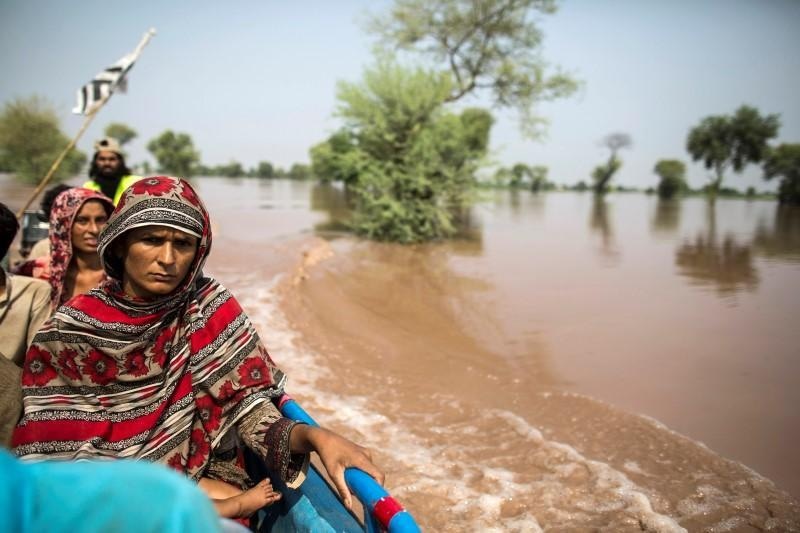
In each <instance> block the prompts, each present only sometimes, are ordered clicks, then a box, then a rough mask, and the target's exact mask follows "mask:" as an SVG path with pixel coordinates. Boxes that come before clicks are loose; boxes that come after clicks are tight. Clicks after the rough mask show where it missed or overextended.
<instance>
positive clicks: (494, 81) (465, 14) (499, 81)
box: [371, 0, 578, 136]
mask: <svg viewBox="0 0 800 533" xmlns="http://www.w3.org/2000/svg"><path fill="white" fill-rule="evenodd" d="M556 8H557V3H556V1H555V0H396V2H395V4H394V7H393V8H392V10H391V11H390V13H389V14H388V15H386V16H385V17H381V18H377V19H375V20H373V22H372V26H371V29H372V30H373V31H374V32H375V33H377V34H378V35H379V36H380V37H381V44H382V45H383V47H384V49H385V50H387V51H390V50H393V49H401V50H405V51H410V52H415V53H419V54H422V55H424V56H427V57H429V58H431V59H432V61H433V62H434V65H436V66H437V67H444V68H445V69H446V71H447V72H449V74H450V76H451V79H452V86H451V87H450V90H449V91H448V93H447V94H446V95H444V101H446V102H453V101H456V100H459V99H461V98H463V97H465V96H467V95H469V94H473V93H476V92H482V93H484V94H487V95H489V96H490V98H491V99H492V101H493V103H494V105H495V106H496V107H501V108H511V109H515V110H516V111H517V112H518V113H519V116H520V124H521V126H522V128H523V131H524V132H525V133H527V134H528V135H530V136H537V135H539V134H540V133H541V131H542V129H543V126H544V125H545V123H546V121H545V120H544V119H542V118H541V117H538V116H537V115H536V114H535V113H534V106H535V104H536V103H537V102H540V101H547V100H554V99H557V98H561V97H564V96H568V95H570V94H572V93H573V92H574V91H575V90H576V88H577V86H578V83H577V82H576V81H575V80H574V79H573V78H572V77H570V76H569V75H567V74H565V73H563V72H561V71H560V70H555V72H553V73H552V74H551V73H549V72H547V71H548V65H547V63H546V62H545V61H544V60H543V59H542V58H541V56H540V55H539V50H540V49H541V46H542V41H543V35H542V31H541V30H540V29H539V28H538V27H537V26H536V24H535V22H534V21H533V20H532V15H533V14H534V13H542V14H552V13H554V12H555V11H556Z"/></svg>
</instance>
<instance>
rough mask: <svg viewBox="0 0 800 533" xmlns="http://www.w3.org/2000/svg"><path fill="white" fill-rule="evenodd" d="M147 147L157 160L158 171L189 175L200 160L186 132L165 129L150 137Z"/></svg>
mask: <svg viewBox="0 0 800 533" xmlns="http://www.w3.org/2000/svg"><path fill="white" fill-rule="evenodd" d="M147 149H148V150H149V151H150V153H151V154H153V157H155V158H156V161H158V170H159V172H164V173H167V174H172V175H175V176H181V177H189V176H191V175H192V174H194V170H195V166H196V165H197V163H198V162H199V161H200V153H199V152H198V151H197V150H195V148H194V143H193V142H192V138H191V137H190V136H189V135H188V134H186V133H175V132H173V131H172V130H166V131H164V133H162V134H161V135H159V136H158V137H156V138H155V139H151V140H150V142H149V143H147Z"/></svg>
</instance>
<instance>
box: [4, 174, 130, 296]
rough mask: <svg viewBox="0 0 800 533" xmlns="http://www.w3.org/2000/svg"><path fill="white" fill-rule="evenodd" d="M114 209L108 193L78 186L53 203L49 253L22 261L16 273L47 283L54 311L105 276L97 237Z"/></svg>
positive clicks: (63, 193)
mask: <svg viewBox="0 0 800 533" xmlns="http://www.w3.org/2000/svg"><path fill="white" fill-rule="evenodd" d="M113 210H114V204H113V203H111V200H110V199H109V198H108V197H107V196H105V195H104V194H102V193H99V192H95V191H91V190H89V189H83V188H79V187H75V188H72V189H68V190H66V191H64V192H62V193H61V194H59V195H58V196H57V197H56V199H55V201H54V202H53V208H52V210H51V211H50V255H48V256H45V257H39V258H37V259H32V260H30V261H27V262H25V263H22V265H20V266H18V267H17V268H16V269H15V272H17V273H20V274H25V275H31V276H33V277H34V278H38V279H43V280H46V281H48V282H50V286H51V287H52V291H51V293H50V303H51V306H52V308H53V310H54V311H55V309H56V308H57V307H58V306H59V305H61V304H62V303H64V302H66V301H67V300H69V299H70V298H72V297H73V296H75V295H76V294H81V293H85V292H89V290H90V289H92V288H93V287H96V286H97V285H99V284H100V282H101V281H103V279H105V273H104V272H103V267H102V265H101V264H100V256H99V255H98V254H97V238H98V236H99V234H100V231H101V230H102V229H103V227H105V225H106V222H107V221H108V217H109V216H110V215H111V212H112V211H113Z"/></svg>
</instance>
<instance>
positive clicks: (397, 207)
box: [311, 63, 492, 243]
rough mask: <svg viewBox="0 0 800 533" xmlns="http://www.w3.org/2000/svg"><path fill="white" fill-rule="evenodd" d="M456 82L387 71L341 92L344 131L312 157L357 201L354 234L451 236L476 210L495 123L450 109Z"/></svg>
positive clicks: (382, 68)
mask: <svg viewBox="0 0 800 533" xmlns="http://www.w3.org/2000/svg"><path fill="white" fill-rule="evenodd" d="M450 89H451V82H450V80H449V77H448V76H446V75H442V74H435V73H431V72H429V71H425V70H422V69H416V70H409V69H405V68H402V67H400V66H398V65H395V64H391V63H382V64H380V65H379V66H378V67H377V68H375V69H372V70H368V71H367V72H366V74H365V76H364V81H363V83H361V84H349V83H342V84H340V86H339V94H338V97H339V100H340V102H341V103H340V107H339V110H338V114H339V115H340V116H341V117H342V118H343V119H344V122H345V126H344V128H343V129H342V130H341V131H339V132H337V133H336V134H334V136H332V137H331V138H329V139H328V141H326V142H325V143H322V144H321V145H317V146H316V147H314V149H312V157H311V158H312V164H313V169H314V172H315V174H317V176H318V177H320V178H323V179H328V180H332V179H337V180H341V181H344V182H345V183H346V184H347V185H348V189H349V190H350V191H351V192H352V193H353V195H352V196H353V198H354V202H355V205H354V208H355V209H354V215H353V220H352V227H353V228H354V229H355V231H356V232H358V233H360V234H362V235H365V236H367V237H369V238H374V239H378V240H391V241H398V242H403V243H410V242H419V241H425V240H430V239H437V238H443V237H448V236H451V235H453V234H454V233H455V231H456V226H457V224H456V221H457V219H458V216H459V214H460V213H461V210H462V209H463V208H464V207H465V206H467V205H468V204H469V201H470V200H471V191H472V186H473V183H474V171H475V169H476V168H477V164H478V162H479V160H480V159H481V158H482V157H483V156H484V155H485V153H486V149H487V146H488V142H489V129H490V127H491V124H492V118H491V115H490V114H489V113H488V112H487V111H485V110H481V109H466V110H464V111H462V112H461V113H460V114H458V115H457V114H454V113H449V112H447V111H445V109H444V107H443V102H444V97H445V96H446V95H447V94H448V93H449V91H450Z"/></svg>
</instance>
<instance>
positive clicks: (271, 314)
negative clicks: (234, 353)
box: [232, 274, 688, 532]
mask: <svg viewBox="0 0 800 533" xmlns="http://www.w3.org/2000/svg"><path fill="white" fill-rule="evenodd" d="M280 279H281V276H276V277H275V278H273V279H271V280H269V281H268V282H264V281H261V280H258V279H256V277H255V275H254V274H250V275H246V276H240V277H239V278H238V279H237V283H236V286H241V287H242V290H236V287H234V288H232V292H233V293H234V294H237V296H239V299H240V302H241V304H242V306H243V307H244V308H245V309H246V310H247V313H248V315H249V316H250V318H251V320H252V321H253V323H254V324H255V325H256V329H257V330H259V332H260V333H262V339H263V340H264V341H265V344H266V345H267V347H268V349H269V350H270V353H271V355H272V356H273V359H274V360H275V361H276V363H277V364H278V365H279V366H280V367H281V368H283V369H284V370H285V371H286V372H287V374H288V375H289V379H290V381H289V386H288V391H289V392H290V393H293V394H294V395H295V396H303V397H304V398H306V399H307V400H304V402H303V403H304V404H308V405H307V408H308V409H309V411H310V412H311V413H312V415H313V416H315V418H317V419H318V421H319V422H320V423H322V424H323V425H330V424H331V423H333V422H336V423H340V424H342V425H343V426H346V427H347V428H348V429H351V430H353V431H355V432H357V433H358V434H360V437H359V438H354V440H357V441H359V443H361V444H364V445H366V446H369V447H371V448H373V449H386V450H390V457H391V460H392V461H394V462H398V463H400V464H401V465H402V468H401V469H400V471H401V472H402V475H399V476H398V475H397V474H395V478H399V479H396V481H397V482H398V483H397V484H396V485H393V486H392V487H391V492H392V494H393V495H395V496H396V497H398V499H400V500H401V501H403V499H404V497H411V496H413V495H416V494H420V493H421V494H426V495H431V496H432V497H436V498H439V499H441V500H442V501H444V502H450V504H449V508H447V509H443V513H444V514H446V515H447V516H448V517H450V518H452V519H453V520H463V522H459V523H458V524H453V525H451V524H450V523H449V522H448V525H447V527H448V528H449V527H454V528H456V529H454V530H459V529H464V528H467V529H480V530H481V531H493V530H495V531H541V530H542V528H541V526H540V523H539V521H538V520H537V517H536V516H534V514H533V512H532V511H531V510H528V509H526V508H523V509H518V510H517V512H516V514H514V513H513V512H512V513H510V514H513V516H504V515H503V506H504V504H506V503H507V502H518V501H524V498H526V497H529V495H530V493H531V491H532V490H536V491H537V495H538V496H540V497H541V503H542V505H543V506H544V507H543V508H546V509H547V512H548V513H549V515H550V516H551V517H555V518H556V519H557V520H558V521H560V522H562V523H563V524H565V525H568V524H570V523H574V524H580V523H582V520H584V519H586V517H587V516H591V515H592V514H596V513H602V512H614V511H617V510H618V509H622V510H624V511H625V512H626V513H627V514H630V515H633V516H634V517H635V518H636V520H638V521H639V523H641V524H643V525H645V526H646V527H648V528H649V529H650V530H653V531H663V532H678V531H685V530H684V529H683V528H681V527H680V526H679V525H678V523H677V522H675V520H673V519H672V518H670V517H669V516H665V515H662V514H659V513H657V512H656V511H654V510H653V506H652V504H651V502H650V500H649V499H648V497H647V495H646V494H645V493H644V491H643V490H642V489H641V488H640V487H638V486H637V485H636V484H635V483H633V482H632V481H631V480H630V479H628V478H627V476H626V475H625V474H624V473H622V472H619V471H617V470H615V469H613V468H612V467H611V466H609V465H608V464H606V463H602V462H598V461H593V460H590V459H588V458H586V457H584V456H583V455H581V454H580V453H579V452H578V451H577V450H575V449H574V448H572V447H571V446H568V445H566V444H563V443H560V442H556V441H550V440H547V439H546V438H545V437H544V436H543V434H542V432H541V431H540V430H539V429H538V428H536V427H534V426H532V425H531V424H529V423H528V422H527V421H526V420H524V419H523V418H522V417H520V416H518V415H516V414H514V413H511V412H508V411H503V410H493V411H487V412H484V413H483V415H482V416H486V417H491V418H493V420H494V421H502V422H503V423H504V424H505V425H506V426H507V427H508V428H510V429H512V430H513V432H515V433H516V434H517V435H519V437H521V438H523V439H524V440H525V441H527V442H529V443H530V445H531V448H532V450H536V453H538V454H542V456H543V459H542V461H544V463H546V464H548V465H550V466H552V468H551V469H550V473H549V474H548V475H546V476H542V479H537V480H534V481H526V482H521V481H520V480H518V479H517V477H518V475H517V473H515V472H513V471H512V470H509V469H508V468H506V467H504V466H496V465H489V464H484V463H482V462H480V461H471V460H469V459H470V456H469V453H471V448H470V445H469V444H468V443H467V444H462V443H461V442H459V441H460V440H465V441H472V440H480V438H481V437H482V435H479V434H478V433H477V427H476V426H475V425H474V424H472V423H470V422H463V423H457V424H455V425H453V426H450V427H443V428H440V431H441V432H442V433H445V432H455V436H454V439H453V440H452V442H451V443H450V444H448V445H447V446H444V445H431V444H430V443H429V442H426V441H425V439H424V438H422V437H420V436H417V435H415V434H414V432H413V431H411V430H410V429H409V428H407V427H403V426H401V425H400V424H398V423H397V421H394V420H390V419H388V418H387V417H386V416H384V415H382V414H380V413H376V412H374V411H372V410H371V409H370V406H369V401H368V399H367V398H361V397H343V396H340V395H338V394H331V393H328V392H326V391H324V390H319V389H318V388H317V387H316V383H317V381H318V380H319V379H321V378H323V377H327V376H329V374H330V372H331V370H330V369H327V368H326V367H325V366H324V365H323V364H322V362H323V361H324V358H323V357H321V356H320V354H317V353H313V351H311V350H308V349H301V348H300V347H299V346H301V345H300V343H299V342H297V341H298V340H299V339H298V333H297V332H295V331H293V330H292V329H291V328H290V327H289V324H288V321H287V320H286V319H285V317H284V316H283V315H282V312H281V311H280V309H279V307H278V305H277V304H278V302H277V296H276V295H275V286H276V285H277V284H278V283H279V282H280ZM437 400H438V401H437V404H438V405H444V406H446V407H448V408H452V409H455V410H460V409H461V408H462V406H461V405H460V403H459V402H458V401H457V400H455V399H452V398H448V397H447V396H446V395H440V396H439V397H438V398H437ZM431 416H432V417H435V415H431ZM433 419H435V418H433ZM351 436H352V435H351ZM636 468H637V466H635V465H629V470H630V471H635V470H636ZM582 469H583V470H586V471H588V472H589V473H590V475H591V482H592V483H593V484H594V485H593V487H594V489H596V490H597V491H599V493H600V495H599V496H597V495H595V494H594V493H593V492H591V491H590V492H589V493H587V494H581V496H580V497H578V498H577V502H573V503H574V505H573V506H572V510H565V509H563V508H560V507H559V505H560V503H561V499H562V498H563V497H564V495H565V494H567V495H569V494H571V493H573V492H574V489H573V488H570V487H569V486H568V484H566V482H565V480H568V479H569V478H570V477H571V476H572V475H573V474H575V473H577V472H580V471H581V470H582ZM476 480H479V482H477V483H476ZM579 492H580V491H579ZM548 505H549V507H548ZM687 505H688V504H687ZM412 512H413V509H412ZM462 517H463V518H462Z"/></svg>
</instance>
